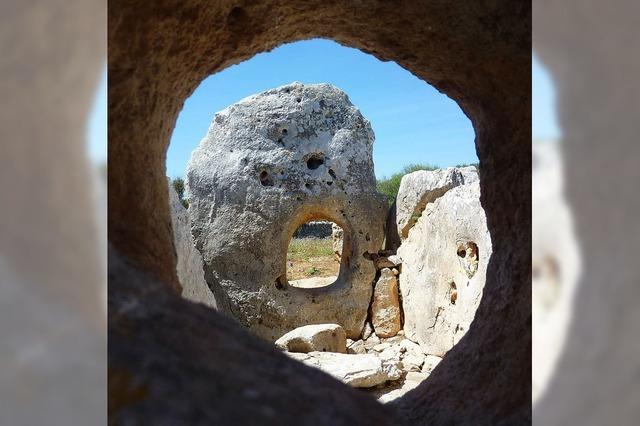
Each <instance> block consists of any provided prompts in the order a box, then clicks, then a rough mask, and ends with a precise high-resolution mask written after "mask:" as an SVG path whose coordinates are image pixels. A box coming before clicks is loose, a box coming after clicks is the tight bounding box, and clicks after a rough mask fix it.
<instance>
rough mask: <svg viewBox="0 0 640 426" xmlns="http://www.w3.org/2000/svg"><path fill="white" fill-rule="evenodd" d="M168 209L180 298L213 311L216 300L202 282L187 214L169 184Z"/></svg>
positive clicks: (200, 264) (199, 260) (199, 256)
mask: <svg viewBox="0 0 640 426" xmlns="http://www.w3.org/2000/svg"><path fill="white" fill-rule="evenodd" d="M169 207H170V209H171V226H172V228H173V244H174V246H175V249H176V255H177V256H176V257H177V263H176V273H177V274H178V280H180V284H182V296H183V297H184V298H185V299H189V300H191V301H193V302H199V303H204V304H205V305H207V306H211V307H212V308H214V309H215V308H216V299H215V298H214V297H213V293H212V292H211V289H209V287H208V286H207V282H206V281H205V280H204V271H203V270H202V255H201V254H200V252H199V251H198V250H197V249H196V248H195V246H194V245H193V239H192V237H191V223H190V222H189V213H188V212H187V209H185V208H184V206H183V205H182V204H181V203H180V199H179V198H178V193H177V192H176V190H175V189H174V188H173V185H171V184H169Z"/></svg>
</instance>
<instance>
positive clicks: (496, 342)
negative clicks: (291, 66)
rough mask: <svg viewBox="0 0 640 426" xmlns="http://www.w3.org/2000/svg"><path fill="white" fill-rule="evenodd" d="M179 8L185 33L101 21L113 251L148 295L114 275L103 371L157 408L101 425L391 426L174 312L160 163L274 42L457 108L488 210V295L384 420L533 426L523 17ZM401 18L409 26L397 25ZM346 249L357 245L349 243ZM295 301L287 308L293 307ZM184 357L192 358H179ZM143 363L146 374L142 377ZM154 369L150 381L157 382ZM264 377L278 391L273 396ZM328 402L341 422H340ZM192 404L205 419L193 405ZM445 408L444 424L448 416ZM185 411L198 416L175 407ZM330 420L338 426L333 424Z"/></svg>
mask: <svg viewBox="0 0 640 426" xmlns="http://www.w3.org/2000/svg"><path fill="white" fill-rule="evenodd" d="M189 5H190V6H191V7H190V9H189V10H188V13H187V10H186V9H185V13H184V14H182V15H180V17H181V19H174V18H172V17H170V14H169V13H168V12H169V10H168V8H161V9H157V10H156V9H154V10H150V9H149V8H145V7H144V4H142V3H140V4H138V3H127V4H126V5H125V4H122V5H119V6H120V7H110V8H109V14H110V16H109V19H110V31H109V42H110V52H109V100H110V104H109V139H110V140H109V163H110V164H109V171H110V173H109V241H110V244H111V247H113V250H114V251H117V253H118V255H119V256H121V257H122V258H123V259H125V260H126V264H125V266H128V265H131V266H130V268H131V269H133V268H137V269H139V270H140V271H144V273H145V274H147V275H145V277H147V276H148V277H151V278H148V281H149V283H148V284H147V283H146V282H145V281H144V280H143V279H140V280H132V279H130V277H129V276H127V275H126V274H125V273H127V272H128V270H125V271H124V272H122V270H117V269H116V267H117V266H118V265H117V264H115V263H113V262H111V261H110V268H112V269H113V272H111V271H110V276H109V277H110V282H109V290H110V294H109V299H110V306H109V314H110V336H109V339H110V345H109V348H110V359H109V363H110V369H113V371H114V372H117V371H131V372H134V373H135V377H134V378H135V380H137V382H139V383H142V382H144V383H145V384H146V386H147V388H148V389H150V390H152V392H150V393H149V394H148V395H146V396H145V398H144V399H142V400H141V401H128V400H127V401H128V402H129V403H128V404H127V405H125V406H117V407H114V408H111V407H110V410H111V414H112V415H114V417H113V418H114V419H115V418H116V417H115V416H117V415H123V416H124V415H127V416H128V418H129V419H134V420H135V419H140V418H141V417H142V416H144V415H148V413H150V412H153V413H154V414H155V415H157V416H161V415H162V416H164V417H165V418H166V416H172V417H171V418H178V417H179V416H180V415H183V413H192V412H194V411H195V409H197V410H209V411H207V414H209V415H210V418H212V419H219V418H225V417H224V416H227V417H226V418H229V417H228V416H229V415H231V413H233V415H235V416H238V415H240V417H237V421H238V422H239V423H241V422H243V421H247V420H248V419H252V420H254V421H255V418H261V419H263V418H264V423H274V422H275V421H274V420H273V419H266V418H265V417H266V415H265V414H264V413H265V411H266V410H265V408H268V409H269V410H270V411H268V412H270V413H271V412H273V413H277V414H278V419H277V420H278V422H279V423H286V422H291V421H296V422H300V423H301V424H319V423H322V422H326V418H327V417H326V416H327V415H331V419H332V421H333V423H336V424H337V423H347V422H348V421H349V419H353V418H354V417H355V418H359V419H361V420H362V422H367V421H368V422H372V421H373V422H376V423H379V424H392V423H397V421H396V419H392V416H393V415H394V414H395V413H396V412H394V410H393V409H389V410H383V409H382V407H381V406H379V405H376V404H374V403H373V401H369V400H367V399H366V398H364V396H363V397H362V398H360V397H359V395H358V394H355V393H353V392H346V390H345V389H344V387H343V386H342V387H340V386H337V384H335V383H333V382H332V381H330V380H328V379H327V378H326V377H322V376H319V375H317V374H310V372H308V371H307V370H308V369H302V368H301V366H299V365H298V364H296V363H293V362H287V360H286V359H284V358H282V356H281V355H279V354H277V353H274V351H272V350H269V349H268V348H267V347H265V346H264V345H260V344H258V342H257V341H256V339H254V338H252V337H251V336H250V335H246V334H243V333H241V332H239V331H237V330H239V328H238V327H235V325H233V324H230V323H229V322H228V321H227V320H226V319H225V318H224V316H222V315H220V314H219V313H218V312H216V311H213V310H207V311H204V310H202V309H194V308H193V306H192V304H188V303H187V302H184V301H182V300H181V299H179V298H177V297H172V295H173V294H175V293H179V292H180V290H181V286H180V284H179V282H178V280H177V276H176V272H175V263H176V262H175V252H174V250H173V248H172V241H171V235H170V229H171V228H170V226H169V225H168V224H169V220H170V218H169V209H168V202H167V201H168V198H167V191H166V188H165V185H166V180H165V169H164V164H163V162H164V159H165V154H166V149H167V146H168V143H169V138H170V134H171V128H172V127H173V125H174V124H175V122H176V118H177V115H178V113H179V111H180V109H181V108H182V106H183V104H184V101H185V99H186V98H187V96H189V94H190V93H192V92H193V90H194V89H195V87H196V86H197V84H198V83H199V82H200V81H202V80H203V79H204V78H205V77H206V76H207V75H210V74H213V73H215V72H217V71H220V70H221V69H223V68H225V67H229V66H230V65H232V64H236V63H238V62H240V61H242V60H244V59H247V58H249V57H251V56H252V55H254V54H256V53H259V52H263V51H268V50H270V49H272V48H274V47H276V46H278V45H280V44H282V43H284V42H288V41H295V40H301V39H305V38H310V37H312V36H318V35H320V36H324V37H327V38H332V39H334V40H337V41H339V42H340V43H342V44H344V45H349V46H353V47H356V48H359V49H362V50H363V51H367V52H371V53H372V54H374V55H375V56H376V57H378V58H380V59H383V60H387V61H396V62H397V63H398V64H399V65H401V66H402V67H404V68H406V69H407V70H408V71H410V72H412V73H413V74H414V75H416V77H418V78H420V79H422V80H424V81H427V82H429V83H431V84H433V85H434V86H435V87H436V88H437V89H438V90H440V91H442V92H443V93H445V94H447V95H448V96H450V97H451V98H452V99H454V100H455V101H456V102H458V103H459V105H460V106H461V108H462V109H463V111H464V112H465V114H466V115H467V116H468V117H469V118H470V119H471V121H472V122H473V124H474V129H475V133H476V140H475V142H476V148H477V153H478V157H479V159H480V163H481V170H482V171H481V175H482V176H481V178H482V179H481V184H480V186H481V188H482V205H483V207H485V210H486V213H487V222H488V227H489V229H490V230H491V235H492V237H495V240H494V241H495V247H496V249H495V250H494V252H493V255H492V258H491V262H490V265H489V268H488V270H487V286H486V287H485V289H484V292H483V296H482V300H481V303H480V308H479V309H478V311H477V313H476V316H475V321H474V326H473V327H471V328H470V330H469V333H468V334H467V335H466V336H465V338H464V339H463V340H461V342H460V344H459V345H458V346H457V347H456V348H455V349H453V350H452V351H450V353H449V354H448V355H447V357H446V359H445V360H443V362H442V363H441V364H440V365H439V367H438V368H437V369H436V370H434V371H433V374H432V375H431V376H430V378H429V380H428V382H425V383H424V384H422V385H420V386H419V387H418V388H417V389H415V390H414V391H413V392H411V393H410V394H407V395H406V396H405V397H403V398H402V400H401V401H400V402H399V403H398V404H396V406H398V407H401V408H402V409H401V410H397V414H398V416H399V417H400V418H401V420H404V419H406V420H408V422H420V423H434V424H450V423H464V422H465V421H467V422H468V421H469V419H471V418H478V417H480V416H486V415H487V413H488V412H489V413H490V414H491V418H490V419H487V421H492V422H494V423H500V422H502V423H526V422H527V420H529V421H530V419H531V409H530V402H531V395H530V389H529V390H527V389H526V386H515V387H514V386H513V384H514V383H527V382H528V381H529V380H530V371H529V368H528V367H529V366H530V365H531V364H530V363H531V353H530V352H531V351H530V347H527V345H526V344H524V345H523V344H522V343H521V342H522V341H527V337H530V335H531V326H530V317H531V314H530V305H531V303H530V302H531V293H530V286H529V285H527V283H528V282H529V280H530V278H531V267H530V260H531V251H530V246H531V244H530V240H531V239H530V234H529V235H528V233H527V232H522V230H523V229H529V228H530V225H531V215H530V211H531V203H530V200H529V197H528V194H529V193H530V186H531V185H530V178H529V177H528V176H530V175H529V174H527V173H523V172H522V171H524V170H528V169H529V167H530V163H531V155H530V152H528V151H527V150H526V149H524V148H526V147H527V146H528V144H529V140H530V121H531V114H530V88H531V85H530V80H529V79H528V78H526V76H528V75H530V62H531V54H530V45H531V43H530V24H529V25H527V22H526V20H527V18H528V17H530V5H525V4H520V3H514V2H499V3H496V4H495V5H493V7H492V8H491V9H490V10H487V9H485V8H483V7H482V6H476V5H474V6H471V7H470V6H469V5H467V4H462V3H460V4H459V5H453V6H452V5H451V4H446V7H443V5H442V4H440V3H434V2H411V3H408V2H407V3H403V4H402V5H401V6H398V5H395V4H393V5H391V4H389V3H385V2H372V3H371V4H366V5H364V6H363V5H360V4H352V3H349V2H343V3H327V2H325V3H322V2H321V3H318V4H317V5H315V7H313V8H309V7H308V4H306V3H304V2H299V1H292V2H287V3H286V5H284V4H283V3H277V2H273V3H272V2H255V3H246V4H245V5H243V6H238V5H237V4H235V3H231V4H229V3H222V2H221V3H219V4H217V3H216V4H215V5H211V4H210V3H207V2H200V3H198V2H191V3H189ZM407 16H410V17H411V19H410V20H407V19H403V18H402V17H407ZM141 17H144V18H145V19H141ZM225 17H226V20H225V19H224V18H225ZM221 18H222V20H221ZM523 21H524V25H523ZM276 22H277V23H278V24H277V25H274V23H276ZM185 28H188V29H189V30H188V31H185V30H184V29H185ZM132 29H135V31H133V30H132ZM505 34H508V35H509V36H508V37H505ZM449 35H455V36H453V37H451V36H449ZM488 58H491V59H497V60H487V59H488ZM133 64H139V65H137V66H136V67H135V68H134V67H133ZM132 70H135V72H132ZM132 179H135V181H136V182H137V183H138V185H139V186H140V187H144V188H145V189H146V191H145V193H144V196H140V193H139V192H138V191H136V190H135V189H134V188H133V187H132V186H131V185H130V183H131V181H132ZM334 186H335V185H334ZM267 188H268V189H274V187H271V186H270V187H267ZM514 224H518V226H513V225H514ZM353 236H354V242H355V239H356V238H357V236H358V234H357V232H353ZM454 253H455V252H454ZM481 255H482V252H481ZM357 260H359V258H355V257H354V258H353V259H352V261H353V262H355V261H357ZM258 264H259V263H258V262H256V265H258ZM121 269H122V268H121ZM134 272H138V271H137V270H135V271H134ZM243 272H244V271H243ZM249 272H251V271H249ZM277 272H280V271H275V272H274V274H275V273H277ZM162 284H164V285H162ZM171 291H173V293H171ZM274 291H276V290H274ZM277 291H279V290H277ZM292 293H294V294H293V297H295V298H297V297H298V296H299V293H300V292H292ZM140 294H143V295H144V303H138V304H135V305H134V307H133V308H132V307H131V303H130V302H131V300H132V298H137V297H139V295H140ZM304 294H307V291H305V292H304ZM141 300H142V298H141ZM505 300H508V301H509V303H508V304H505V303H504V301H505ZM286 306H288V305H286ZM286 306H283V307H286ZM291 306H292V308H291V309H294V307H295V306H296V305H295V303H292V304H291ZM125 307H127V309H125ZM120 308H121V309H120ZM278 313H279V311H274V312H273V314H274V316H275V315H277V314H278ZM158 319H161V320H162V321H163V324H162V325H165V324H166V325H167V328H169V327H170V328H171V329H180V330H184V331H185V332H184V333H183V334H179V335H178V334H171V335H170V336H169V337H167V335H166V329H163V328H162V327H161V326H159V324H158ZM152 321H153V322H152ZM121 324H122V325H121ZM124 324H126V327H125V325H124ZM119 325H121V326H119ZM205 332H206V333H207V334H204V333H205ZM197 333H199V334H197ZM172 336H179V340H180V341H181V343H182V345H172V344H167V343H170V342H171V339H173V338H174V337H172ZM168 339H169V340H168ZM185 340H186V341H187V342H188V343H189V345H188V346H189V347H191V348H194V349H195V350H194V351H191V352H186V351H181V352H176V350H175V349H176V347H184V346H185V345H184V342H185ZM211 342H215V344H212V343H211ZM203 353H206V354H207V356H206V357H205V356H201V354H203ZM148 354H152V356H153V360H155V363H154V364H153V365H150V364H149V362H147V360H148ZM159 368H162V371H163V372H164V374H163V375H161V376H158V375H157V374H154V373H155V372H157V371H159ZM194 371H197V375H194V374H193V372H194ZM229 372H230V373H233V374H232V375H230V374H228V373H229ZM274 373H278V374H280V375H281V377H282V378H284V380H278V381H277V382H276V381H274V380H273V379H272V377H270V375H272V374H274ZM488 377H490V378H491V380H487V378H488ZM168 380H175V381H176V382H178V383H190V384H191V387H193V388H197V389H199V390H200V392H202V393H200V394H198V395H197V396H198V398H197V399H194V398H190V399H188V400H187V401H186V402H185V401H184V400H183V399H181V397H184V395H185V393H184V392H183V393H179V392H178V393H176V392H175V389H180V388H179V387H177V386H166V385H165V386H154V385H156V384H160V383H163V384H166V383H167V382H168ZM283 383H284V384H285V385H283ZM278 384H280V386H278ZM127 385H128V382H127V381H122V380H121V381H119V382H114V383H113V384H112V383H110V388H109V393H110V396H112V395H114V396H122V395H125V396H126V395H131V390H130V387H129V388H128V387H127ZM212 385H213V386H212ZM225 387H226V388H225ZM249 388H251V389H252V392H253V390H256V391H258V392H259V394H260V395H268V396H269V397H268V398H261V399H260V400H259V403H256V402H255V401H254V400H253V399H252V400H251V401H250V402H247V401H246V398H245V400H243V399H242V398H238V400H237V401H234V404H229V403H228V398H219V397H218V396H220V395H228V394H229V392H230V391H234V392H237V393H238V394H241V392H242V391H244V390H246V389H249ZM479 390H481V392H479ZM190 394H191V395H193V393H191V392H190ZM336 398H337V399H339V400H340V402H341V403H340V404H337V405H336V404H335V401H336ZM121 400H122V399H121ZM203 400H206V401H207V404H202V403H199V402H200V401H203ZM167 401H172V402H173V403H172V404H167ZM452 401H453V402H455V406H456V409H455V410H451V409H450V408H451V406H452ZM183 402H184V404H186V406H187V407H189V408H192V406H193V408H194V409H193V410H184V409H182V408H183V407H184V406H185V405H176V404H183ZM310 404H312V405H310ZM317 407H322V409H315V408H317ZM326 407H332V408H333V411H330V414H327V409H326ZM125 413H126V414H125ZM136 415H138V416H139V417H132V416H136ZM243 416H244V417H243ZM256 416H258V417H256ZM260 416H261V417H260ZM481 418H484V417H481ZM294 419H295V420H294ZM134 420H131V421H134ZM145 420H146V421H149V419H148V418H145ZM116 421H117V420H116Z"/></svg>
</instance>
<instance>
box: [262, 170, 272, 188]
mask: <svg viewBox="0 0 640 426" xmlns="http://www.w3.org/2000/svg"><path fill="white" fill-rule="evenodd" d="M260 184H261V185H262V186H273V179H271V176H269V173H268V172H267V171H266V170H263V171H262V172H261V173H260Z"/></svg>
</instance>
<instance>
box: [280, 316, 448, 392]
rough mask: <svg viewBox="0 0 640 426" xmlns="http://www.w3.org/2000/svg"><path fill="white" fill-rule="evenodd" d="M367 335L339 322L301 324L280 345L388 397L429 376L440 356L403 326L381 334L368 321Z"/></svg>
mask: <svg viewBox="0 0 640 426" xmlns="http://www.w3.org/2000/svg"><path fill="white" fill-rule="evenodd" d="M363 337H364V338H363V339H361V340H356V341H353V340H350V339H346V338H345V333H344V330H342V328H341V327H340V326H339V325H337V324H318V325H310V326H304V327H300V328H297V329H295V330H293V331H291V332H289V333H287V334H285V335H284V336H283V337H282V338H280V339H278V341H277V342H276V345H277V346H278V347H279V348H280V349H282V350H284V351H285V352H286V353H287V354H288V355H289V356H291V357H292V358H294V359H296V360H298V361H301V362H303V363H305V364H307V365H310V366H312V367H315V368H318V369H320V370H322V371H324V372H326V373H328V374H330V375H332V376H333V377H335V378H337V379H339V380H341V381H343V382H344V383H346V384H348V385H350V386H353V387H355V388H360V389H362V390H363V391H364V392H368V393H370V394H372V395H373V396H375V397H376V398H378V399H379V400H380V401H381V402H383V403H387V402H389V401H393V400H394V399H396V398H399V397H400V396H402V395H404V394H405V393H406V392H408V391H410V390H411V389H413V388H415V387H416V386H418V385H419V384H420V383H421V382H422V381H423V380H425V379H426V378H427V377H428V376H429V374H430V373H431V371H432V370H433V369H434V368H435V366H436V365H437V364H438V363H439V362H440V361H441V358H440V357H437V356H434V355H428V354H425V353H424V351H423V350H422V349H421V348H420V346H419V345H418V344H416V343H414V342H412V341H410V340H408V339H406V338H405V337H404V333H403V332H402V331H400V332H399V333H398V335H396V336H394V337H390V338H380V337H378V336H376V334H375V333H373V330H372V327H371V326H370V325H369V324H367V326H366V327H365V331H364V333H363Z"/></svg>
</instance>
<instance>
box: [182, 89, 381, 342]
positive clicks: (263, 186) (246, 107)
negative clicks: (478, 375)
mask: <svg viewBox="0 0 640 426" xmlns="http://www.w3.org/2000/svg"><path fill="white" fill-rule="evenodd" d="M373 140H374V134H373V131H372V130H371V126H370V124H369V122H368V121H367V120H366V119H365V118H364V117H363V116H362V114H361V113H360V112H359V111H358V109H357V108H356V107H354V106H353V105H352V104H351V102H350V101H349V99H348V97H347V95H346V94H345V93H343V92H342V91H340V90H338V89H336V88H335V87H333V86H330V85H328V84H317V85H303V84H300V83H293V84H289V85H286V86H282V87H279V88H276V89H272V90H268V91H266V92H263V93H260V94H258V95H254V96H251V97H249V98H246V99H244V100H242V101H240V102H238V103H236V104H234V105H232V106H230V107H228V108H227V109H225V110H224V111H221V112H219V113H217V114H216V116H215V118H214V120H213V123H212V124H211V127H210V128H209V131H208V132H207V134H206V136H205V137H204V139H203V140H202V141H201V142H200V145H199V147H198V148H197V149H196V150H195V151H194V152H193V153H192V156H191V160H190V162H189V165H188V172H187V177H188V182H187V187H188V190H189V195H190V202H191V204H190V207H189V213H190V216H191V220H192V233H193V236H194V239H195V241H196V246H197V248H198V249H199V250H200V252H201V253H202V254H203V260H204V264H205V278H206V280H207V283H208V285H209V287H210V288H211V289H212V290H213V291H214V294H215V297H216V301H217V302H218V306H219V308H220V309H222V310H223V311H225V312H226V313H228V314H230V315H231V316H232V317H234V318H236V319H237V320H239V321H240V322H241V323H242V324H243V325H245V326H246V327H248V328H249V329H251V330H252V331H253V332H254V333H256V334H257V335H259V336H261V337H263V338H266V339H269V340H276V339H277V338H278V337H280V336H281V335H282V334H284V333H286V332H288V331H290V330H293V329H294V328H297V327H299V326H302V325H306V324H309V323H312V324H313V323H335V324H340V325H341V326H342V327H343V328H344V329H345V331H346V333H347V337H350V338H354V339H355V338H358V337H359V336H360V333H361V331H362V328H363V325H364V321H365V319H366V316H367V308H368V305H369V302H370V300H371V292H372V288H371V281H372V280H373V278H374V275H375V270H374V266H373V264H372V263H371V262H370V261H368V260H366V259H364V257H363V253H365V252H376V251H378V250H379V249H380V247H381V245H382V241H383V238H384V235H383V232H384V221H385V217H386V213H387V212H386V210H387V208H386V207H387V206H386V202H385V200H384V197H383V196H382V195H380V194H378V193H377V191H376V186H375V185H376V180H375V174H374V170H373V160H372V148H373ZM319 219H323V220H330V221H332V222H335V223H336V224H338V225H339V226H340V227H341V228H342V229H343V231H344V247H343V250H342V256H341V266H340V273H339V276H338V279H337V280H336V282H334V283H333V284H330V285H327V286H324V287H321V288H297V287H295V286H294V285H290V284H289V283H288V282H287V278H286V252H287V247H288V243H289V240H290V238H291V236H292V235H293V233H294V231H295V230H296V229H297V228H298V226H299V225H301V224H303V223H306V222H309V221H311V220H319Z"/></svg>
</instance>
